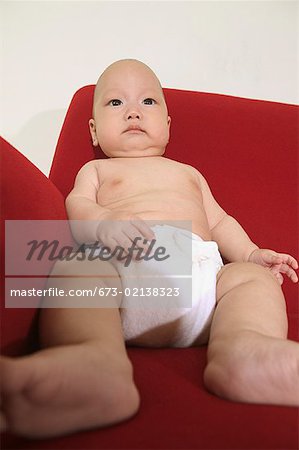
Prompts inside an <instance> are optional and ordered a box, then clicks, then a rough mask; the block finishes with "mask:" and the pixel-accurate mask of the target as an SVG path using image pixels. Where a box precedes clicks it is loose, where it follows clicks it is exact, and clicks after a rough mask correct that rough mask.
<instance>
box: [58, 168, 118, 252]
mask: <svg viewBox="0 0 299 450" xmlns="http://www.w3.org/2000/svg"><path fill="white" fill-rule="evenodd" d="M96 164H97V161H90V162H88V163H87V164H85V165H84V166H83V167H82V168H81V169H80V170H79V172H78V174H77V176H76V179H75V184H74V188H73V190H72V191H71V192H70V193H69V195H68V196H67V198H66V202H65V206H66V210H67V214H68V218H69V220H71V221H73V220H75V221H80V222H77V223H76V222H71V226H72V231H73V234H74V237H75V239H76V240H77V242H86V243H87V242H95V241H96V240H97V239H98V238H97V227H98V221H100V220H103V219H104V217H105V215H106V214H107V213H109V210H108V209H106V208H103V207H102V206H100V205H98V203H97V192H98V190H99V187H100V183H99V176H98V169H97V167H96ZM83 221H84V222H83ZM83 225H84V226H83Z"/></svg>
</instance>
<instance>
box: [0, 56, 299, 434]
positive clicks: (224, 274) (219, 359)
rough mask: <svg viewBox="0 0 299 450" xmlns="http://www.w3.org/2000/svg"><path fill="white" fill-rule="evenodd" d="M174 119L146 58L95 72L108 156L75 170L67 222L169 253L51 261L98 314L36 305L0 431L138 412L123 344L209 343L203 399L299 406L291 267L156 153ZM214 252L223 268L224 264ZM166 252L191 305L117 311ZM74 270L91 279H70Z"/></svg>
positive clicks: (60, 426) (81, 236) (201, 184)
mask: <svg viewBox="0 0 299 450" xmlns="http://www.w3.org/2000/svg"><path fill="white" fill-rule="evenodd" d="M170 122H171V118H170V117H169V115H168V111H167V105H166V102H165V99H164V96H163V91H162V88H161V85H160V83H159V80H158V79H157V77H156V76H155V74H154V73H153V72H152V71H151V69H150V68H149V67H147V66H146V65H145V64H143V63H141V62H139V61H136V60H122V61H118V62H116V63H114V64H112V65H111V66H109V67H108V68H107V69H106V70H105V71H104V73H103V74H102V75H101V77H100V78H99V80H98V83H97V86H96V89H95V94H94V104H93V118H92V119H90V121H89V127H90V133H91V137H92V140H93V145H94V146H98V145H99V146H100V147H101V149H102V150H103V152H104V153H105V154H106V155H107V156H108V159H103V160H95V161H91V162H89V163H87V164H86V165H85V166H83V167H82V169H81V170H80V171H79V173H78V175H77V178H76V181H75V186H74V188H73V190H72V192H71V193H70V194H69V196H68V198H67V200H66V207H67V212H68V216H69V218H70V219H71V220H75V221H79V222H76V223H77V226H74V227H73V232H74V235H75V237H76V240H77V241H78V242H84V243H89V244H92V243H93V242H96V241H100V242H101V244H102V245H104V246H106V247H109V248H110V249H111V250H112V251H113V250H115V249H116V248H123V249H124V250H125V251H126V252H127V253H129V252H130V248H132V244H133V243H136V242H137V243H138V248H139V249H142V250H143V251H144V252H145V253H146V251H147V249H148V246H149V245H150V244H151V242H155V245H156V246H157V245H160V248H162V247H163V248H164V249H166V254H165V253H164V254H163V256H164V258H165V261H161V260H159V259H158V258H156V259H155V260H153V259H152V260H151V261H148V262H147V261H138V257H136V256H135V259H137V261H136V262H134V261H133V263H132V264H130V266H129V267H127V268H125V265H124V263H123V261H115V259H114V260H113V261H111V260H110V261H109V262H108V261H101V260H87V261H85V262H84V264H83V263H82V262H81V264H79V263H78V262H74V261H71V262H60V263H58V264H56V266H55V268H54V271H53V273H54V274H60V275H61V274H62V275H64V278H63V279H62V281H60V282H61V283H64V288H65V289H67V287H69V286H71V287H72V288H74V287H75V286H76V283H78V287H80V288H81V289H82V283H85V285H86V287H88V288H91V287H92V286H99V285H100V286H102V287H103V288H105V289H107V292H111V296H110V299H109V298H108V299H107V300H108V302H107V307H105V308H85V309H82V308H81V309H79V308H78V309H77V308H56V309H51V308H49V309H43V310H41V318H40V338H41V344H42V346H43V347H44V348H43V349H42V350H41V351H40V352H37V353H35V354H33V355H30V356H28V357H24V358H20V359H15V360H12V359H10V358H2V359H1V365H2V369H3V383H2V384H3V386H2V391H3V393H4V402H3V406H2V410H3V412H2V417H1V421H2V428H3V429H4V428H8V429H9V430H11V431H14V432H17V433H20V434H23V435H26V436H37V437H38V436H54V435H57V434H63V433H69V432H72V431H75V430H80V429H86V428H90V427H97V426H105V425H109V424H113V423H116V422H119V421H121V420H124V419H126V418H128V417H130V416H132V415H133V414H135V413H136V411H137V410H138V406H139V393H138V391H137V388H136V386H135V384H134V380H133V370H132V365H131V363H130V361H129V359H128V356H127V352H126V347H125V343H127V345H130V344H133V345H143V346H179V347H185V346H190V345H199V344H202V343H208V363H207V367H206V369H205V373H204V382H205V385H206V387H207V389H209V390H210V391H211V392H213V393H215V394H217V395H220V396H222V397H224V398H227V399H230V400H235V401H241V402H252V403H264V404H279V405H290V406H299V344H298V343H296V342H293V341H289V340H287V316H286V310H285V301H284V297H283V294H282V291H281V287H280V285H281V284H282V282H283V275H282V274H285V275H286V276H288V277H289V278H290V279H291V280H292V281H293V282H297V281H298V278H297V275H296V273H295V270H296V269H297V268H298V264H297V262H296V260H295V259H294V258H293V257H292V256H290V255H286V254H280V253H276V252H274V251H272V250H264V249H259V248H258V247H257V245H255V244H254V243H253V242H252V241H251V240H250V238H249V237H248V235H247V234H246V233H245V231H244V230H243V228H242V227H241V226H240V225H239V223H238V222H237V221H236V220H235V219H234V218H233V217H231V216H229V215H227V214H226V212H225V211H224V210H223V209H222V208H221V206H220V205H219V204H218V203H217V201H216V200H215V198H214V197H213V195H212V193H211V191H210V189H209V186H208V183H207V181H206V180H205V179H204V177H203V176H202V175H201V174H200V173H199V172H198V171H197V170H196V169H194V168H193V167H191V166H188V165H186V164H182V163H178V162H175V161H173V160H170V159H167V158H166V157H163V154H164V152H165V148H166V146H167V143H168V140H169V129H170ZM74 223H75V222H74ZM84 223H85V224H86V226H80V224H84ZM78 224H79V225H78ZM188 224H191V227H190V229H188ZM188 243H190V248H191V253H190V254H188V252H187V251H186V250H185V249H186V248H188ZM218 248H219V252H220V253H221V255H222V256H223V257H224V258H225V259H226V260H228V261H230V264H227V265H225V266H223V264H222V261H221V258H220V254H219V252H218ZM169 249H170V250H171V251H170V252H168V253H169V254H171V255H173V254H176V255H177V258H178V261H180V260H181V259H183V260H184V261H186V264H187V263H188V256H189V259H190V262H191V265H190V267H191V271H192V295H191V298H192V307H190V308H188V307H186V306H185V305H183V304H182V305H180V306H177V307H172V306H171V307H170V308H169V309H167V308H166V309H165V308H164V309H163V308H157V309H155V308H148V309H138V303H137V308H136V307H134V306H130V305H129V306H128V305H126V304H125V302H126V301H129V300H130V299H128V300H126V299H124V298H123V296H122V295H121V293H120V292H122V291H123V290H124V286H126V283H129V281H130V277H131V286H133V284H132V283H135V282H137V280H138V274H139V275H140V276H139V278H142V277H143V275H144V274H145V275H146V273H147V271H148V273H149V274H150V275H151V276H152V277H153V278H155V277H157V275H158V274H159V270H160V268H162V266H163V264H164V262H165V263H166V259H167V256H169V255H167V250H169ZM89 251H90V250H86V252H87V253H88V252H89ZM138 254H139V256H140V252H139V253H138ZM184 258H185V259H184ZM139 259H141V258H139ZM162 262H163V264H162ZM83 267H84V268H83ZM163 267H164V266H163ZM170 267H172V266H171V265H170ZM83 272H84V273H85V274H88V275H89V278H88V277H85V278H84V277H83V278H80V281H79V278H78V280H76V278H74V277H72V278H71V279H68V277H67V276H66V275H74V273H77V274H80V275H82V273H83ZM90 275H93V276H94V278H93V277H90ZM78 277H79V275H78ZM132 279H133V281H132ZM157 279H158V278H157ZM170 279H171V276H168V277H167V276H165V277H164V278H163V282H164V281H167V283H174V284H170V285H168V284H166V287H164V289H165V288H167V287H168V286H171V289H173V290H174V289H175V283H176V282H178V280H179V277H177V278H176V277H175V278H174V280H175V282H173V281H170ZM143 282H144V286H146V277H145V278H144V279H143ZM50 283H51V280H50ZM53 283H54V281H53ZM79 283H80V284H79ZM60 286H61V284H60ZM159 286H161V288H159V289H161V290H160V291H159V294H160V296H161V301H162V300H163V298H162V297H163V292H164V291H163V290H162V289H163V283H162V284H160V285H159ZM109 288H111V289H110V291H109ZM112 292H114V293H115V295H114V296H112ZM140 292H141V291H140V290H139V293H140ZM159 299H160V297H159ZM109 300H110V303H109ZM140 301H141V299H140ZM137 302H138V299H137ZM134 305H135V306H136V303H135V304H134ZM190 306H191V305H190ZM249 354H250V358H248V355H249ZM20 373H22V378H20V377H19V374H20ZM25 389H26V390H25ZM62 418H63V420H62Z"/></svg>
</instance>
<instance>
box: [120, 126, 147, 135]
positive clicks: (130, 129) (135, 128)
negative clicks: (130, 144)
mask: <svg viewBox="0 0 299 450" xmlns="http://www.w3.org/2000/svg"><path fill="white" fill-rule="evenodd" d="M144 132H145V131H144V130H143V129H142V128H141V127H140V126H139V125H130V126H128V128H126V129H125V131H124V133H133V134H134V133H136V134H139V133H144Z"/></svg>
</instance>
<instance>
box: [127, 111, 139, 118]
mask: <svg viewBox="0 0 299 450" xmlns="http://www.w3.org/2000/svg"><path fill="white" fill-rule="evenodd" d="M127 119H140V113H138V112H137V111H131V112H130V113H128V115H127Z"/></svg>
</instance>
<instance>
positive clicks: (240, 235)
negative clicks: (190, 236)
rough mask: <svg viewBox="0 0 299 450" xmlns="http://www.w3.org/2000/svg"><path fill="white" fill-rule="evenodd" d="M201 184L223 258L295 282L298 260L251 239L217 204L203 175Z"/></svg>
mask: <svg viewBox="0 0 299 450" xmlns="http://www.w3.org/2000/svg"><path fill="white" fill-rule="evenodd" d="M200 184H201V189H202V194H203V202H204V207H205V210H206V214H207V217H208V222H209V225H210V230H211V234H212V239H213V240H214V241H216V242H217V244H218V246H219V250H220V253H221V254H222V255H223V256H224V258H225V259H227V260H228V261H230V262H235V261H236V262H237V261H239V262H247V261H249V262H253V263H256V264H260V265H262V266H264V267H267V268H268V269H270V270H271V272H272V273H273V274H274V275H275V276H276V278H277V280H278V281H279V283H280V284H282V282H283V277H282V275H281V274H282V273H283V274H285V275H287V276H288V277H289V278H290V279H291V280H292V281H293V282H294V283H296V282H297V281H298V277H297V275H296V273H295V270H296V269H298V263H297V261H296V260H295V258H293V257H292V256H290V255H286V254H284V253H276V252H274V251H272V250H267V249H260V248H259V247H258V246H257V245H256V244H254V243H253V242H252V241H251V239H250V238H249V236H248V235H247V233H246V232H245V230H244V229H243V228H242V227H241V225H240V224H239V223H238V222H237V221H236V220H235V219H234V218H233V217H231V216H229V215H228V214H227V213H226V212H225V211H224V210H223V209H222V208H221V207H220V206H219V204H218V203H217V202H216V200H215V198H214V197H213V195H212V193H211V190H210V188H209V186H208V183H207V182H206V180H205V179H204V177H203V176H202V175H200Z"/></svg>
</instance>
